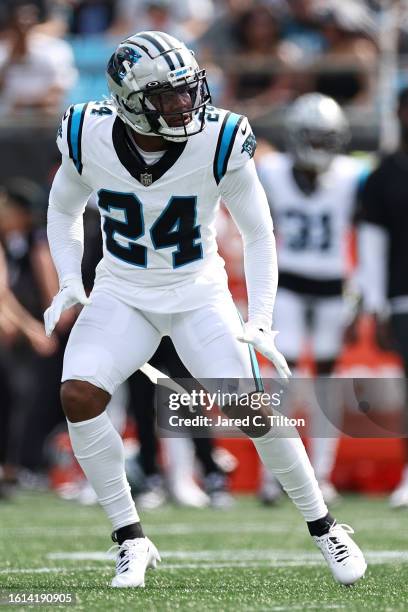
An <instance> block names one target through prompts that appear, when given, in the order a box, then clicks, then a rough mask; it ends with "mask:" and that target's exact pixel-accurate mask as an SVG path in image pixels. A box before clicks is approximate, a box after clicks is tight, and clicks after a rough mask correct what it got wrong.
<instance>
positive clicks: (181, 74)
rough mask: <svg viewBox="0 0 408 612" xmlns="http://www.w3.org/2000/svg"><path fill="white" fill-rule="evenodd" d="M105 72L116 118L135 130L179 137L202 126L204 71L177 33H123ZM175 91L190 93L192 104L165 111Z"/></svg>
mask: <svg viewBox="0 0 408 612" xmlns="http://www.w3.org/2000/svg"><path fill="white" fill-rule="evenodd" d="M106 76H107V80H108V87H109V90H110V92H111V96H112V101H113V103H114V104H115V106H116V108H117V111H118V115H119V117H120V118H121V119H122V120H123V121H124V122H125V123H127V124H128V125H129V126H130V127H131V128H133V129H134V130H135V131H136V132H138V133H139V134H144V135H146V136H162V137H163V138H166V139H167V140H173V141H176V142H177V141H184V140H186V139H187V138H188V137H189V136H192V135H193V134H198V133H199V132H201V131H202V129H203V128H204V120H205V118H204V114H205V106H206V104H208V103H210V102H211V96H210V92H209V89H208V85H207V79H206V75H205V70H200V68H199V66H198V64H197V62H196V60H195V58H194V54H193V52H192V51H190V50H189V49H187V47H186V46H185V45H184V43H182V42H180V41H179V40H177V39H176V38H173V37H172V36H169V35H168V34H165V33H164V32H139V33H138V34H135V35H134V36H131V37H130V38H127V39H126V40H124V41H123V42H121V43H120V44H119V46H118V47H117V49H116V51H115V53H114V54H113V55H112V57H111V58H110V60H109V63H108V67H107V72H106ZM175 93H179V94H181V95H185V94H188V95H189V96H190V100H191V105H190V107H189V108H188V109H187V108H184V107H183V110H181V111H177V112H167V111H166V112H165V113H164V112H163V101H165V100H166V96H172V95H173V96H174V94H175ZM168 100H169V98H167V101H168Z"/></svg>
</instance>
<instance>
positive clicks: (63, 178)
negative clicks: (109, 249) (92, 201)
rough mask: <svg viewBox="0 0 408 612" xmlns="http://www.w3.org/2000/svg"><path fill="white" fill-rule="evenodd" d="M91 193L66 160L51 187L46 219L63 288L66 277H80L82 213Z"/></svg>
mask: <svg viewBox="0 0 408 612" xmlns="http://www.w3.org/2000/svg"><path fill="white" fill-rule="evenodd" d="M91 192H92V190H91V189H90V188H89V187H88V186H87V185H85V184H83V183H82V182H81V181H80V179H79V175H78V174H76V171H75V170H74V169H73V167H72V164H71V161H70V160H66V159H63V163H62V165H61V167H60V169H59V170H58V172H57V174H56V175H55V178H54V182H53V184H52V188H51V192H50V200H49V207H48V218H47V235H48V242H49V246H50V251H51V256H52V259H53V261H54V265H55V268H56V270H57V273H58V278H59V281H60V285H62V283H63V281H64V280H65V279H66V278H67V277H72V276H76V277H79V278H81V262H82V256H83V251H84V227H83V212H84V210H85V206H86V203H87V201H88V198H89V195H90V193H91Z"/></svg>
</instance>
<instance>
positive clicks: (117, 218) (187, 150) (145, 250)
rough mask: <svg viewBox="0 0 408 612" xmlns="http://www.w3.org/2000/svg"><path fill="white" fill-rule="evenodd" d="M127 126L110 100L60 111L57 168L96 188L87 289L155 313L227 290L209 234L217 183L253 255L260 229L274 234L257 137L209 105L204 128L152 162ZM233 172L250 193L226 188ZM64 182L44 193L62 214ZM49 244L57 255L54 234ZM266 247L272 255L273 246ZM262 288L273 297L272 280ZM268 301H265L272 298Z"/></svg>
mask: <svg viewBox="0 0 408 612" xmlns="http://www.w3.org/2000/svg"><path fill="white" fill-rule="evenodd" d="M128 129H129V128H126V126H125V124H124V123H123V122H122V121H121V119H120V118H119V117H118V116H117V114H116V110H115V108H114V107H113V106H111V105H110V104H108V103H105V102H90V103H88V104H78V105H75V106H72V107H70V108H69V109H68V111H67V112H66V113H65V115H64V118H63V121H62V124H61V127H60V129H59V134H58V138H57V142H58V146H59V149H60V151H61V153H62V154H63V165H64V161H65V164H67V163H69V165H70V166H72V168H73V167H75V169H76V170H75V172H74V174H75V175H76V179H75V177H74V179H75V183H78V181H79V182H80V183H81V185H84V186H86V187H87V188H88V192H89V194H90V193H92V192H96V194H97V201H98V207H99V210H100V212H101V216H102V234H103V259H102V261H101V262H100V264H99V265H98V268H97V274H96V281H95V288H101V289H103V290H108V291H111V292H114V293H115V294H116V295H117V296H118V297H120V298H121V299H122V300H123V301H125V302H127V303H129V304H131V305H133V306H135V307H137V308H141V309H145V310H152V311H156V312H157V311H162V312H163V311H164V312H176V311H178V310H189V309H193V308H197V307H198V306H201V305H202V304H203V301H205V300H207V301H210V300H211V299H212V298H213V297H215V296H216V295H219V294H222V293H224V295H225V291H227V278H226V274H225V271H224V261H223V260H222V258H221V257H220V256H219V254H218V252H217V243H216V239H215V237H216V232H215V217H216V214H217V211H218V208H219V203H220V196H221V195H223V196H224V192H223V185H226V184H227V183H228V194H227V196H228V197H231V200H232V204H233V205H234V206H235V209H236V210H234V206H233V207H232V208H230V210H231V212H232V214H233V216H234V213H235V212H236V217H237V220H238V222H239V221H240V220H241V221H242V228H241V230H242V231H244V233H245V234H247V238H248V242H250V243H251V245H250V248H251V249H252V250H253V252H254V257H255V250H256V249H257V245H256V244H255V242H256V240H255V239H256V238H257V237H258V235H259V236H261V234H262V236H263V237H264V239H265V240H266V242H268V240H269V237H270V236H272V239H273V235H272V232H271V225H269V215H268V209H267V205H266V198H265V196H264V194H263V191H262V188H261V186H260V184H259V181H258V179H257V177H256V173H255V170H254V167H253V161H252V159H251V158H252V157H253V153H254V150H255V146H256V141H255V138H254V135H253V134H252V132H251V129H250V127H249V125H248V121H247V119H246V118H245V117H242V116H240V115H237V114H235V113H231V112H229V111H226V110H222V109H215V108H213V107H207V116H206V125H205V128H204V130H203V131H202V132H201V133H199V134H196V135H194V136H192V137H190V138H189V139H188V140H187V141H186V142H182V143H171V145H170V146H169V148H168V150H167V151H166V152H165V153H164V155H163V156H162V157H161V158H160V159H159V161H157V163H155V164H153V165H151V166H147V165H146V163H145V161H144V160H143V158H142V157H141V156H140V155H139V154H138V152H137V151H136V150H135V147H134V145H132V142H131V140H130V135H129V132H128ZM68 158H69V160H70V161H68V162H67V160H68ZM247 166H248V169H247V170H245V171H244V170H243V168H247ZM238 169H239V176H241V175H244V178H245V177H246V179H248V178H249V179H250V180H247V181H246V184H250V185H253V187H251V189H252V190H253V191H252V192H250V191H248V192H247V193H246V194H242V195H241V196H240V189H239V184H237V185H236V191H237V193H234V188H235V184H236V181H235V180H234V181H231V180H229V182H228V181H227V178H225V179H224V180H223V178H224V177H227V176H228V177H230V176H231V174H230V173H232V172H233V171H234V170H238ZM70 172H73V171H72V170H70ZM248 172H251V173H253V174H251V175H250V176H249V174H248ZM233 176H234V177H235V175H233ZM253 177H255V179H254V178H253ZM237 178H239V177H237ZM71 183H72V181H71ZM231 183H233V184H232V185H231ZM63 187H64V186H63V185H62V187H60V188H59V189H57V187H56V186H55V182H54V186H53V190H52V192H51V196H50V198H51V199H50V202H52V201H54V202H56V208H57V209H59V210H61V212H65V211H66V209H67V208H68V207H69V202H66V200H67V196H66V195H65V196H64V189H63ZM257 190H258V191H257ZM259 190H261V195H260V192H259ZM57 192H58V193H57ZM244 195H245V198H244ZM240 197H241V201H240ZM251 198H252V200H253V201H252V207H255V208H256V207H257V206H258V208H256V215H255V217H257V219H256V220H255V219H252V218H251V215H250V209H249V206H251ZM243 199H245V202H243ZM62 200H65V201H62ZM247 200H248V201H247ZM254 200H255V202H254ZM59 202H61V203H59ZM262 211H264V212H262ZM259 219H261V221H260V220H259ZM260 223H261V226H260V227H258V226H259V224H260ZM255 230H256V232H255ZM260 232H261V234H260ZM255 234H256V235H255ZM244 238H245V236H244ZM258 242H259V241H258ZM53 243H54V245H55V248H54V251H56V249H57V240H54V241H53ZM51 246H53V245H51ZM268 248H270V249H272V250H271V257H272V256H273V249H274V247H273V245H272V243H271V245H270V247H268ZM259 250H260V249H258V251H259ZM53 256H54V253H53ZM55 259H56V258H55V257H54V260H55ZM254 263H255V262H254ZM255 267H258V269H259V265H258V266H255ZM57 269H58V266H57ZM265 271H266V268H265ZM269 272H270V269H269V271H268V275H269V276H268V278H271V275H270V273H269ZM258 276H259V274H258ZM255 282H256V281H255ZM255 282H254V284H255ZM268 283H269V281H268V282H267V284H268ZM258 285H259V290H257V293H259V292H261V293H262V286H261V282H259V283H258ZM265 290H266V289H265ZM269 293H270V294H271V296H272V293H273V287H272V286H271V291H269ZM253 301H254V302H255V300H253ZM268 301H269V303H270V304H272V303H273V299H272V300H269V298H268ZM250 302H251V300H250ZM266 306H267V304H266V302H265V307H266ZM259 310H262V307H261V303H260V301H259Z"/></svg>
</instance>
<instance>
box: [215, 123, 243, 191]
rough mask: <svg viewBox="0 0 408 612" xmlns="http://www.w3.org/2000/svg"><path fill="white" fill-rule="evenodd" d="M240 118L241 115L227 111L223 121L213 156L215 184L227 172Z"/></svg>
mask: <svg viewBox="0 0 408 612" xmlns="http://www.w3.org/2000/svg"><path fill="white" fill-rule="evenodd" d="M242 119H243V117H242V115H237V114H236V113H228V114H227V115H226V116H225V119H224V121H223V124H222V127H221V130H220V135H219V137H218V143H217V149H216V152H215V158H214V177H215V180H216V182H217V185H218V183H219V182H220V180H221V179H222V177H223V176H224V175H225V173H226V172H227V167H228V161H229V158H230V157H231V152H232V147H233V146H234V141H235V136H236V133H237V131H238V127H239V125H240V123H241V121H242Z"/></svg>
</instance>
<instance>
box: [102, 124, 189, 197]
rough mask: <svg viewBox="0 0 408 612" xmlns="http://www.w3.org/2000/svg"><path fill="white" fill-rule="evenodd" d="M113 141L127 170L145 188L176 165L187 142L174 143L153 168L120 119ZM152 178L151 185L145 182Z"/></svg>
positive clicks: (113, 130) (114, 129)
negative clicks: (145, 159)
mask: <svg viewBox="0 0 408 612" xmlns="http://www.w3.org/2000/svg"><path fill="white" fill-rule="evenodd" d="M112 141H113V146H114V148H115V151H116V154H117V156H118V158H119V160H120V162H121V163H122V164H123V165H124V166H125V168H126V170H127V171H128V172H129V173H130V174H131V175H132V176H133V178H135V179H136V180H137V181H138V182H139V183H141V184H142V185H144V186H145V187H146V186H148V184H151V183H154V182H155V181H158V180H159V179H160V178H161V177H162V176H163V175H164V174H165V173H166V172H167V170H170V168H171V167H172V166H174V164H175V163H176V161H177V160H178V158H179V157H180V155H181V154H182V153H183V151H184V149H185V147H186V144H187V141H185V142H180V143H179V142H177V143H176V142H172V143H171V144H170V146H169V148H168V149H167V151H166V152H165V153H164V155H163V156H162V157H161V158H160V159H159V160H158V161H157V162H156V163H155V164H152V165H151V166H148V165H147V164H146V162H145V161H144V159H143V158H142V156H141V155H140V153H139V151H137V149H136V148H135V147H134V146H133V145H132V143H131V140H130V137H129V135H128V133H127V130H126V126H125V124H124V123H123V121H122V120H121V119H119V117H117V118H116V119H115V122H114V124H113V129H112ZM146 176H150V177H151V179H150V183H148V184H147V183H146V182H145V178H143V177H146Z"/></svg>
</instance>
